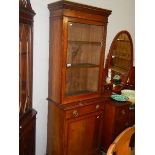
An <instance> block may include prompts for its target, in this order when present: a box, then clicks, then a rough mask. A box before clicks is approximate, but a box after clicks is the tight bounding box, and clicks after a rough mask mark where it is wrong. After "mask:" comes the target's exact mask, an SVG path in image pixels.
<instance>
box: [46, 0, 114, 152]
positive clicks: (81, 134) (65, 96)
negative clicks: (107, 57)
mask: <svg viewBox="0 0 155 155" xmlns="http://www.w3.org/2000/svg"><path fill="white" fill-rule="evenodd" d="M48 8H49V11H50V40H49V85H48V86H49V91H48V131H47V155H98V154H100V153H101V133H102V120H103V117H104V100H105V98H103V97H102V94H101V91H102V83H103V80H104V78H103V75H104V74H103V72H104V68H103V66H104V53H105V44H106V32H107V23H108V16H109V15H110V14H111V11H110V10H105V9H100V8H96V7H92V6H87V5H83V4H78V3H74V2H69V1H58V2H55V3H51V4H49V5H48Z"/></svg>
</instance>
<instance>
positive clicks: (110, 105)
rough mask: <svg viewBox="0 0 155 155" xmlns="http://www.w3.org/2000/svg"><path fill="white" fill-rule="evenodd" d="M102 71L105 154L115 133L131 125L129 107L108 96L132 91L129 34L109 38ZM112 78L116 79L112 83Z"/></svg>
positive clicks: (103, 144) (132, 77)
mask: <svg viewBox="0 0 155 155" xmlns="http://www.w3.org/2000/svg"><path fill="white" fill-rule="evenodd" d="M105 70H106V72H105V80H104V81H105V83H104V86H103V88H104V90H103V96H105V98H106V101H105V111H104V119H103V132H102V149H103V150H104V151H105V152H106V151H107V149H108V147H109V146H110V144H111V143H112V142H113V140H114V139H115V138H116V137H117V136H118V135H119V133H121V132H122V131H123V130H124V129H125V128H127V127H129V126H132V125H134V124H135V109H134V106H133V104H131V102H129V101H124V102H123V101H115V100H113V99H112V98H111V95H112V93H117V94H121V90H122V89H134V67H133V44H132V39H131V36H130V34H129V32H127V31H121V32H119V33H118V34H117V35H116V36H115V38H114V39H113V41H112V44H111V47H110V51H109V54H108V56H107V60H106V66H105ZM109 71H110V75H109ZM115 77H119V78H120V79H119V80H118V81H115V79H114V78H115ZM107 79H108V80H107ZM106 81H107V82H106Z"/></svg>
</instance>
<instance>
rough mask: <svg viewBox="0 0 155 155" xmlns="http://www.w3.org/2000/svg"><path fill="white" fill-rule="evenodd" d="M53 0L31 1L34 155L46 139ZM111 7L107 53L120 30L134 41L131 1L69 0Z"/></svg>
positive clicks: (41, 150)
mask: <svg viewBox="0 0 155 155" xmlns="http://www.w3.org/2000/svg"><path fill="white" fill-rule="evenodd" d="M54 1H56V0H31V3H32V7H33V9H34V10H35V12H36V15H35V17H34V56H33V59H34V60H33V105H34V108H35V109H36V110H37V111H38V114H37V124H36V155H45V152H46V141H47V101H46V98H47V96H48V41H49V34H48V33H49V11H48V9H47V4H48V3H51V2H54ZM72 1H74V2H78V3H83V4H87V5H92V6H96V7H101V8H105V9H109V10H112V14H111V15H110V17H109V24H108V30H107V46H106V53H108V51H109V47H110V44H111V42H112V39H113V38H114V36H115V35H116V33H118V32H119V31H121V30H128V31H129V32H130V34H131V36H132V39H133V43H134V36H135V33H134V25H135V23H134V21H135V19H134V16H135V15H134V14H135V12H134V3H135V1H134V0H117V1H116V0H85V1H83V0H72Z"/></svg>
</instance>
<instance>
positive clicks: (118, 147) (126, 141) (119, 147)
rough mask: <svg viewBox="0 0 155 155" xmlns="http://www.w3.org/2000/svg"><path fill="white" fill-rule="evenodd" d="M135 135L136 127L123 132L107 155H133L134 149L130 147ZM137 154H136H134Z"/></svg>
mask: <svg viewBox="0 0 155 155" xmlns="http://www.w3.org/2000/svg"><path fill="white" fill-rule="evenodd" d="M134 133H135V127H129V128H127V129H125V130H124V131H123V132H121V133H120V134H119V135H118V136H117V138H116V139H115V140H114V142H113V143H112V144H111V145H110V147H109V148H108V151H107V155H112V154H114V153H115V154H118V155H131V154H132V153H131V152H132V147H131V146H130V143H131V140H132V136H133V135H134ZM133 153H134V154H135V152H133Z"/></svg>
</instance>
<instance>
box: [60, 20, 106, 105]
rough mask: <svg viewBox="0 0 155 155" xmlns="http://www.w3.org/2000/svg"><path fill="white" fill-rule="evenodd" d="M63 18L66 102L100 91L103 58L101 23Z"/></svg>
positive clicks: (64, 90)
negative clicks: (64, 22)
mask: <svg viewBox="0 0 155 155" xmlns="http://www.w3.org/2000/svg"><path fill="white" fill-rule="evenodd" d="M64 20H66V21H67V22H66V25H65V28H66V31H65V35H64V36H65V37H64V38H65V39H64V40H65V43H64V45H65V47H64V53H65V55H64V58H65V59H64V65H63V67H64V69H63V71H64V75H65V76H64V77H63V78H64V79H63V86H64V89H63V92H62V94H64V99H65V102H68V101H69V102H70V100H72V101H74V100H75V101H77V99H78V98H80V100H81V98H93V97H96V96H98V95H99V92H100V83H101V79H102V78H101V76H102V74H101V71H102V69H103V68H102V67H103V61H104V55H103V53H104V51H103V44H104V37H103V36H104V35H103V34H104V33H105V32H104V31H105V28H104V25H103V24H102V23H99V22H96V23H95V22H94V23H93V22H90V21H87V22H83V21H80V20H77V21H76V19H74V20H73V19H70V18H64Z"/></svg>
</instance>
